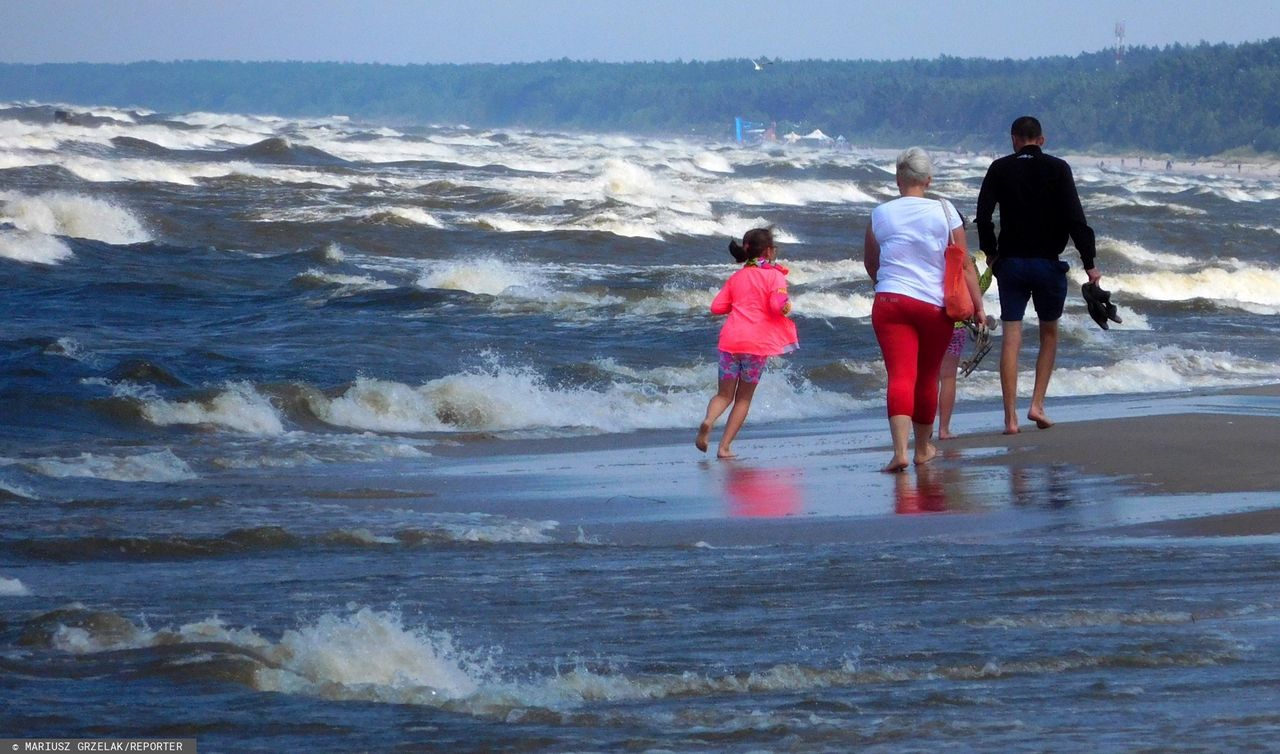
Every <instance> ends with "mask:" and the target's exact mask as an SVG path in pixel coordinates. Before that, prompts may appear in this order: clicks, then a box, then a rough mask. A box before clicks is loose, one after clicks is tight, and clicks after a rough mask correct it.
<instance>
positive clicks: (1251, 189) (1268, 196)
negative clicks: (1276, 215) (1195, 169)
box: [1200, 186, 1280, 204]
mask: <svg viewBox="0 0 1280 754" xmlns="http://www.w3.org/2000/svg"><path fill="white" fill-rule="evenodd" d="M1200 193H1202V194H1212V195H1213V196H1216V197H1218V198H1220V199H1226V200H1227V201H1229V202H1233V203H1235V204H1256V203H1258V202H1272V201H1275V200H1276V199H1280V191H1277V190H1275V189H1272V188H1263V187H1261V186H1206V187H1204V188H1201V189H1200Z"/></svg>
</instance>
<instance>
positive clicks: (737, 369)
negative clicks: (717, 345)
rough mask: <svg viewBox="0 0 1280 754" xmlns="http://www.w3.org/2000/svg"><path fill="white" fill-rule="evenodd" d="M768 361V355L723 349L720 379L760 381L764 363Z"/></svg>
mask: <svg viewBox="0 0 1280 754" xmlns="http://www.w3.org/2000/svg"><path fill="white" fill-rule="evenodd" d="M768 361H769V357H768V356H756V355H754V354H749V353H729V352H728V351H721V352H720V381H721V382H723V381H725V380H742V381H743V382H750V383H753V384H754V383H758V382H759V381H760V375H761V374H763V373H764V365H765V363H767V362H768Z"/></svg>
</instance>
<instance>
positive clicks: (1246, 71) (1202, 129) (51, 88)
mask: <svg viewBox="0 0 1280 754" xmlns="http://www.w3.org/2000/svg"><path fill="white" fill-rule="evenodd" d="M0 99H4V100H35V101H39V102H44V103H65V104H70V105H81V106H88V105H109V106H115V107H123V108H146V109H150V110H156V111H161V112H187V111H194V110H202V111H213V112H232V113H253V114H271V115H281V116H289V117H317V116H327V115H346V116H350V117H352V118H357V119H361V120H370V121H375V122H383V123H390V124H405V123H416V124H467V125H470V126H473V127H484V128H495V127H508V128H510V127H522V128H531V129H557V130H582V131H623V132H628V133H637V134H664V135H697V136H700V137H705V138H712V139H724V140H729V139H731V138H732V134H733V120H734V117H735V116H740V117H743V118H747V119H749V120H753V121H758V122H764V123H769V122H776V123H777V124H778V130H779V132H780V133H781V132H783V131H787V130H798V131H801V132H802V133H803V132H805V131H808V130H811V129H814V128H820V129H822V130H823V131H825V132H826V133H828V134H830V135H833V136H834V135H842V136H844V137H845V138H846V139H848V140H849V141H851V142H854V143H859V144H867V145H885V146H900V145H902V144H904V143H920V144H925V145H927V146H931V147H941V148H965V149H974V150H990V149H1004V148H1006V147H1007V146H1008V144H1007V140H1008V137H1007V133H1008V127H1009V123H1010V122H1011V121H1012V120H1013V118H1014V117H1016V116H1019V115H1024V114H1031V115H1036V116H1037V117H1039V118H1040V120H1041V121H1042V122H1043V123H1044V126H1045V131H1046V134H1047V135H1048V136H1049V138H1050V141H1051V143H1052V145H1053V147H1054V148H1056V149H1077V150H1098V151H1104V150H1128V151H1137V152H1147V153H1160V154H1170V155H1176V156H1209V155H1222V154H1232V155H1241V154H1251V153H1280V38H1277V39H1270V40H1266V41H1262V42H1253V43H1245V44H1234V45H1231V44H1208V43H1202V44H1199V45H1172V46H1168V47H1163V48H1153V47H1135V48H1130V49H1128V50H1126V51H1125V54H1124V58H1123V62H1121V63H1119V64H1117V62H1116V59H1115V55H1114V52H1113V51H1111V50H1105V51H1100V52H1094V53H1084V54H1081V55H1078V56H1074V57H1068V56H1057V57H1045V58H1036V59H1031V60H990V59H973V58H956V57H945V56H944V57H940V58H936V59H933V60H906V61H888V62H877V61H862V60H856V61H840V60H798V61H788V60H779V61H774V62H772V63H771V64H770V65H767V66H764V67H763V70H756V67H755V66H753V65H752V63H751V61H748V60H745V59H740V60H721V61H707V62H701V61H688V62H686V61H676V62H649V63H601V62H595V61H572V60H567V59H565V60H555V61H546V62H540V63H511V64H465V65H450V64H431V65H379V64H363V63H306V62H232V61H177V62H142V63H128V64H98V63H58V64H40V65H23V64H0Z"/></svg>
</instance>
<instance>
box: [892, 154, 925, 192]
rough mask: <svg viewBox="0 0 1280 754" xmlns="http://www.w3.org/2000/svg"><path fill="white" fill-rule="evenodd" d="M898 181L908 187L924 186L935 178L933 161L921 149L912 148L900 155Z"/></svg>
mask: <svg viewBox="0 0 1280 754" xmlns="http://www.w3.org/2000/svg"><path fill="white" fill-rule="evenodd" d="M897 175H898V181H900V182H901V183H902V184H904V185H906V186H923V185H924V184H925V183H926V182H928V180H929V179H930V178H932V177H933V160H930V159H929V153H928V152H926V151H924V150H923V149H921V148H920V147H911V148H910V149H905V150H903V152H902V154H900V155H898V171H897Z"/></svg>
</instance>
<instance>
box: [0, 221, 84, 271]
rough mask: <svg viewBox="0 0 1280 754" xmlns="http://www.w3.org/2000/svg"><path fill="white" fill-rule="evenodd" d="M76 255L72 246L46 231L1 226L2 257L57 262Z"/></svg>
mask: <svg viewBox="0 0 1280 754" xmlns="http://www.w3.org/2000/svg"><path fill="white" fill-rule="evenodd" d="M72 256H74V255H73V254H72V253H71V247H70V246H67V245H66V244H65V243H63V242H62V241H61V240H59V239H57V238H54V237H53V236H50V235H46V234H44V233H32V232H29V231H25V230H13V229H8V228H0V257H3V258H5V259H12V260H14V261H16V262H27V263H29V264H57V263H59V262H61V261H64V260H66V259H70V258H71V257H72Z"/></svg>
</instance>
